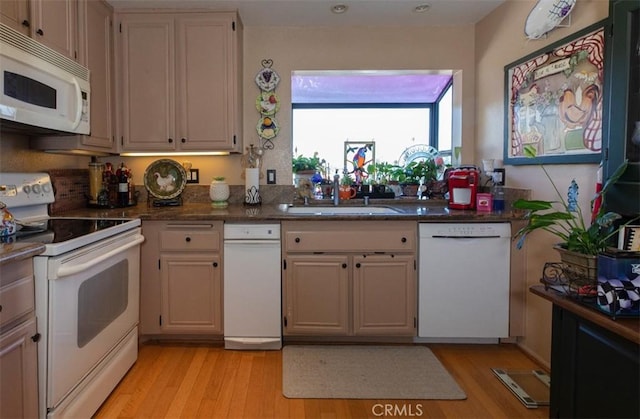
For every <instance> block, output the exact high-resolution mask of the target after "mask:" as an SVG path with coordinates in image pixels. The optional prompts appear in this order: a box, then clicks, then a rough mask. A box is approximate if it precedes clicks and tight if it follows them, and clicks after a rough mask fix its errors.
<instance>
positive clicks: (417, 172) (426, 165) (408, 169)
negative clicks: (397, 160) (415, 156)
mask: <svg viewBox="0 0 640 419" xmlns="http://www.w3.org/2000/svg"><path fill="white" fill-rule="evenodd" d="M442 167H443V165H442V159H440V160H438V161H436V159H425V160H414V161H412V162H409V163H408V164H407V165H405V167H404V173H403V175H400V179H399V180H400V183H401V184H405V188H404V194H405V195H415V194H416V193H417V191H418V187H417V186H415V185H419V184H422V185H429V184H431V183H432V182H434V181H435V180H437V179H438V174H439V173H440V171H441V169H442ZM406 185H412V186H406Z"/></svg>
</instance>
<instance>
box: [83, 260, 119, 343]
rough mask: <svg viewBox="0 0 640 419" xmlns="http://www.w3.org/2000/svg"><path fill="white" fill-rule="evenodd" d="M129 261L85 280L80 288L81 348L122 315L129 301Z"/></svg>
mask: <svg viewBox="0 0 640 419" xmlns="http://www.w3.org/2000/svg"><path fill="white" fill-rule="evenodd" d="M128 262H129V261H128V260H122V261H120V262H118V263H117V264H115V265H113V266H110V267H109V268H107V269H106V270H104V271H102V272H100V273H98V274H96V275H95V276H93V277H91V278H89V279H88V280H86V281H84V282H83V283H82V285H80V289H79V290H78V348H82V347H83V346H85V345H86V344H87V343H89V342H90V341H91V339H93V338H94V337H96V336H97V335H98V334H99V333H100V332H101V331H102V330H103V329H104V328H105V327H107V326H109V324H111V322H113V321H114V320H115V319H117V318H118V316H119V315H120V314H122V313H123V312H124V311H125V309H126V308H127V304H128V303H129V278H128V273H129V263H128Z"/></svg>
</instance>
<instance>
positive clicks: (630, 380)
mask: <svg viewBox="0 0 640 419" xmlns="http://www.w3.org/2000/svg"><path fill="white" fill-rule="evenodd" d="M638 394H640V350H639V346H638V344H637V343H634V342H632V341H630V340H627V339H624V338H623V337H621V336H619V335H618V334H616V333H613V332H611V331H609V330H607V329H605V328H604V327H601V326H599V325H597V324H595V323H592V322H590V321H588V320H586V319H584V318H582V317H581V316H579V315H577V314H575V313H573V312H572V311H570V310H565V309H564V308H562V307H559V306H557V305H555V304H554V306H553V328H552V335H551V395H550V396H551V398H550V408H549V417H551V418H569V417H573V418H638V417H640V403H639V402H638Z"/></svg>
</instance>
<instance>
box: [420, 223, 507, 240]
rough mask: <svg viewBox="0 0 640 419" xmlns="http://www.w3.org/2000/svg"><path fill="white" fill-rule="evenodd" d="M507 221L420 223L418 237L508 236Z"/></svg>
mask: <svg viewBox="0 0 640 419" xmlns="http://www.w3.org/2000/svg"><path fill="white" fill-rule="evenodd" d="M510 235H511V226H510V224H509V223H420V237H510Z"/></svg>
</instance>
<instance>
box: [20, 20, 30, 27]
mask: <svg viewBox="0 0 640 419" xmlns="http://www.w3.org/2000/svg"><path fill="white" fill-rule="evenodd" d="M22 26H24V27H25V28H28V27H30V26H31V24H30V23H29V21H28V20H23V21H22Z"/></svg>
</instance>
